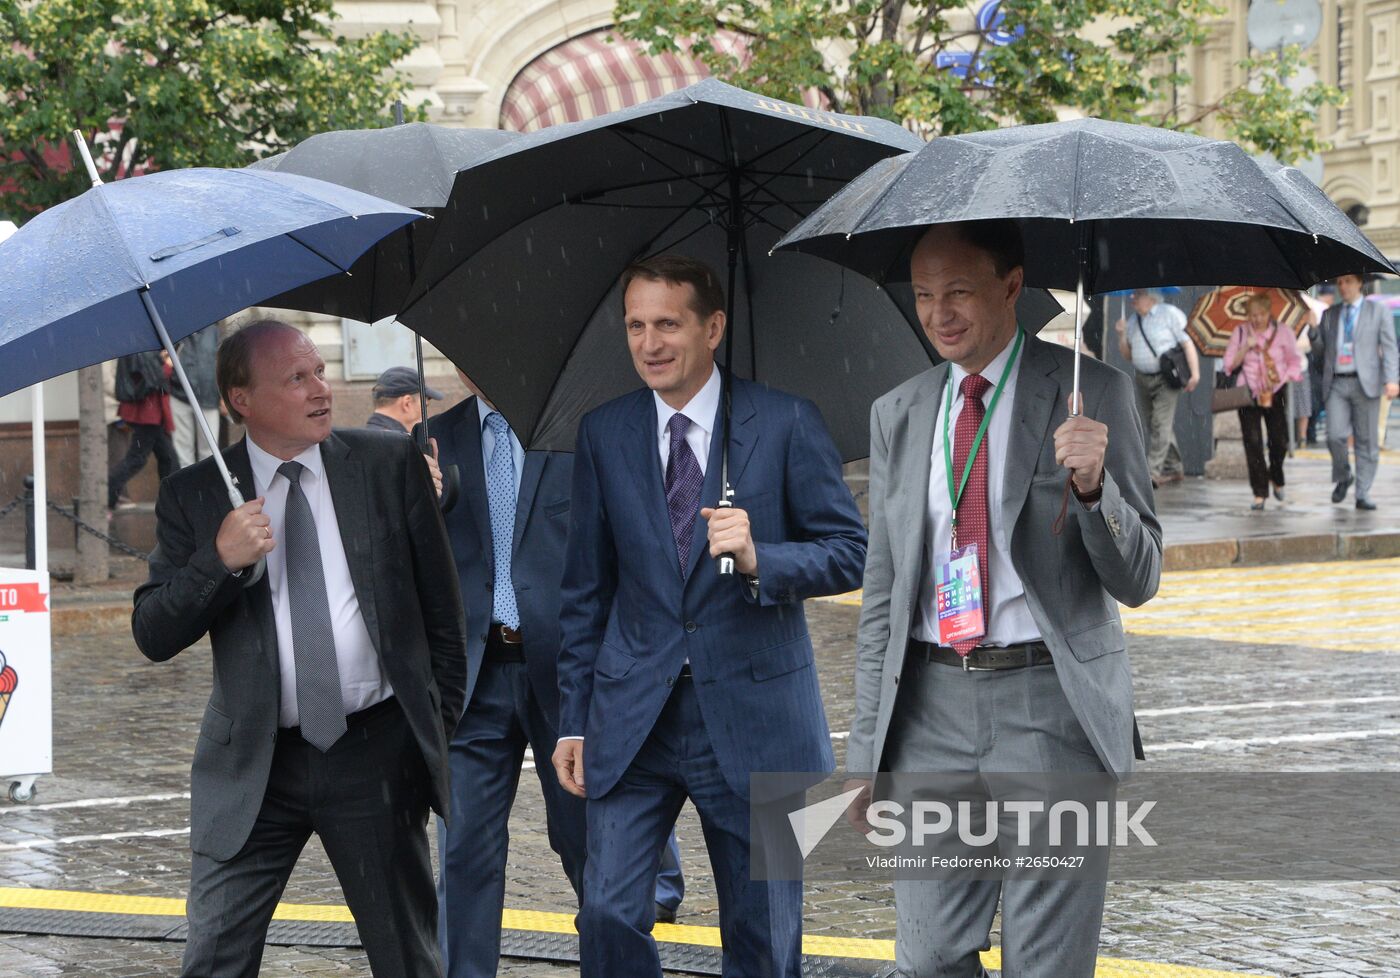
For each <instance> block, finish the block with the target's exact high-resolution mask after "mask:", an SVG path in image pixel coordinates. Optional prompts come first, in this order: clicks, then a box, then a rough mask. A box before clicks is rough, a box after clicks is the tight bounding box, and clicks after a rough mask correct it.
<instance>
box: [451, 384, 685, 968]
mask: <svg viewBox="0 0 1400 978" xmlns="http://www.w3.org/2000/svg"><path fill="white" fill-rule="evenodd" d="M458 376H459V377H461V379H462V382H463V383H464V384H465V385H466V386H467V388H468V390H470V391H471V392H472V396H471V397H468V398H467V399H466V400H464V401H462V402H461V403H460V404H457V405H456V406H454V407H452V408H451V409H449V410H448V411H445V412H444V413H442V414H441V415H438V416H437V417H435V418H432V419H431V420H430V421H429V422H428V431H429V433H430V434H431V435H432V436H433V439H434V441H435V442H436V443H437V446H438V451H439V453H440V455H439V457H440V459H441V461H442V464H444V465H448V466H451V465H456V466H457V467H458V470H459V472H460V475H461V486H462V489H461V495H460V496H459V498H458V501H457V503H456V504H455V505H454V506H453V507H452V508H451V509H450V510H449V511H448V513H447V533H448V538H449V539H450V540H451V543H452V553H453V556H454V558H455V559H456V562H457V577H458V580H459V582H460V584H461V589H462V594H463V596H464V599H465V608H466V615H467V628H466V635H467V675H468V678H467V698H466V702H467V704H468V705H467V709H466V710H465V711H464V712H463V714H462V719H461V721H460V722H459V723H458V725H457V730H456V732H455V734H454V735H453V737H452V741H451V746H450V762H449V766H450V768H451V774H452V811H453V816H454V817H453V818H452V820H451V821H450V822H443V821H440V822H439V825H438V852H439V859H440V862H441V872H440V875H439V877H438V901H439V927H438V929H439V933H440V935H441V939H442V948H443V955H444V962H445V965H446V967H445V970H446V972H447V976H448V978H485V976H492V975H495V974H496V966H497V963H498V961H499V958H500V952H501V910H502V908H503V906H504V902H505V872H506V859H507V855H508V851H509V847H510V831H509V822H510V811H511V807H512V805H513V804H514V802H515V793H516V789H517V788H518V787H519V784H520V770H521V762H522V761H523V760H524V757H525V750H526V748H527V747H528V748H530V749H531V750H532V751H533V753H534V757H535V759H536V760H535V766H536V771H537V774H538V776H539V779H540V789H541V791H542V792H543V794H544V802H545V821H546V826H547V829H548V833H549V844H550V848H552V849H553V850H554V851H555V852H556V853H558V854H559V860H560V862H561V863H562V865H563V867H564V872H565V875H567V876H568V878H569V882H570V884H571V885H572V886H573V888H574V892H575V893H577V894H581V893H582V888H583V866H584V859H585V847H584V833H585V828H586V825H585V822H584V803H583V800H582V799H580V798H575V797H574V796H573V795H571V794H569V793H568V792H566V791H565V790H564V789H563V788H562V787H561V786H560V784H559V781H558V779H557V778H556V777H555V776H554V772H553V770H552V768H551V767H550V765H549V764H548V763H547V762H546V760H545V759H546V758H547V757H549V755H550V753H551V752H552V751H553V750H554V743H555V741H556V740H557V739H558V736H559V734H558V726H559V692H558V679H557V675H556V671H555V669H556V663H557V661H558V658H559V604H560V602H559V581H560V577H561V576H562V575H563V569H564V542H565V539H566V538H567V535H568V528H569V488H570V486H569V483H570V474H571V472H572V469H573V464H572V463H573V456H572V455H571V454H569V453H568V452H526V451H525V450H524V447H523V446H522V445H521V444H520V440H519V439H518V438H517V437H516V436H515V433H514V432H513V431H512V430H511V428H510V425H509V423H508V422H507V421H506V420H505V418H504V417H503V416H502V415H501V414H500V413H499V412H498V411H497V410H496V409H495V407H494V406H493V405H492V404H491V402H490V401H488V400H487V399H486V398H485V397H484V396H482V394H481V392H480V391H478V390H477V389H476V387H475V386H474V385H473V384H472V382H471V380H470V379H469V378H468V377H467V375H466V374H464V373H462V372H461V371H458ZM683 889H684V884H683V881H682V879H681V872H680V862H679V852H678V850H677V848H676V842H675V837H674V835H673V836H672V837H671V840H670V842H669V844H668V845H667V849H666V857H665V858H664V859H663V866H662V871H661V873H660V874H659V875H658V877H657V885H656V904H657V912H658V914H660V913H662V912H665V913H669V914H670V915H671V916H672V919H674V914H675V909H676V907H677V906H678V905H679V903H680V901H681V896H682V893H683Z"/></svg>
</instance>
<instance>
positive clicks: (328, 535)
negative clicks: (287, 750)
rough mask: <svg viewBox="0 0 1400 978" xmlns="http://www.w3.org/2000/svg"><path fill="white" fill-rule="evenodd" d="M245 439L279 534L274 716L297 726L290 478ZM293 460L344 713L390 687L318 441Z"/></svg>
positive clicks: (273, 559) (274, 582)
mask: <svg viewBox="0 0 1400 978" xmlns="http://www.w3.org/2000/svg"><path fill="white" fill-rule="evenodd" d="M247 442H248V460H249V461H250V462H251V463H252V465H253V484H254V487H255V490H256V492H257V494H258V495H259V496H263V497H264V502H263V513H264V514H265V515H266V516H267V518H268V519H269V520H270V521H271V523H272V526H271V529H272V539H273V540H275V541H276V542H277V546H275V547H273V549H272V553H270V554H268V555H267V583H268V586H269V588H270V589H271V591H272V614H273V618H274V619H275V620H276V623H277V662H278V665H279V666H280V668H281V680H282V682H281V685H282V704H281V708H280V709H279V711H278V716H277V723H278V726H282V727H295V726H298V725H300V723H301V720H300V717H299V715H298V713H297V665H296V658H295V655H294V654H293V650H292V607H291V600H290V598H289V596H288V594H287V550H286V547H285V542H286V534H285V533H284V532H283V531H284V528H285V526H286V523H285V520H286V513H287V487H288V486H289V485H290V483H289V482H288V481H287V479H286V477H285V476H283V475H281V474H280V473H278V471H277V469H278V467H279V466H281V465H282V460H281V459H279V458H277V457H276V456H274V455H269V454H268V453H267V452H265V451H263V450H262V449H261V448H259V447H258V446H257V444H256V443H255V442H254V441H253V439H252V437H251V436H250V437H248V438H247ZM294 461H297V462H300V463H301V464H302V465H303V466H305V471H304V472H302V474H301V491H302V492H303V493H304V494H305V495H306V502H307V504H308V505H309V506H310V507H311V516H312V519H314V520H315V521H316V538H317V540H318V541H319V542H320V545H321V568H322V571H323V572H324V574H325V578H326V598H327V600H328V601H329V603H330V611H331V632H332V635H333V637H334V639H335V661H336V666H337V668H338V669H339V671H340V700H341V703H342V704H343V705H344V707H345V714H346V716H349V715H350V714H351V713H356V712H358V711H360V710H363V709H366V708H367V707H370V706H373V705H374V704H376V703H378V702H380V701H382V700H385V699H388V698H389V697H390V696H391V695H393V690H392V689H391V688H390V687H389V681H388V679H386V678H385V677H384V674H383V672H381V671H380V668H379V657H378V655H377V654H376V653H375V651H374V642H373V641H372V640H371V639H370V637H369V629H368V628H366V627H365V620H364V617H363V616H362V615H361V614H360V601H359V599H358V598H357V597H355V584H354V582H353V581H352V580H351V579H350V564H349V562H348V561H346V559H345V545H344V544H343V543H342V542H341V539H340V524H339V523H338V522H337V521H336V518H335V506H334V504H333V503H332V501H331V489H330V486H329V485H328V484H327V482H326V470H325V466H324V465H323V464H322V463H321V446H320V445H313V446H312V447H310V448H308V449H307V450H306V451H304V452H302V453H301V454H300V455H298V456H297V457H296V459H295V460H294Z"/></svg>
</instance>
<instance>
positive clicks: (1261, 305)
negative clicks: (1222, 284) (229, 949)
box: [1244, 292, 1274, 313]
mask: <svg viewBox="0 0 1400 978" xmlns="http://www.w3.org/2000/svg"><path fill="white" fill-rule="evenodd" d="M1244 307H1245V309H1247V310H1248V311H1250V312H1253V311H1254V310H1256V309H1263V310H1264V311H1265V312H1268V313H1272V312H1273V311H1274V300H1272V299H1270V298H1269V297H1268V296H1267V295H1265V294H1264V293H1262V292H1255V293H1254V294H1253V295H1251V296H1250V297H1249V298H1248V299H1247V300H1246V301H1245V304H1244Z"/></svg>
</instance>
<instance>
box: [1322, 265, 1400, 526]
mask: <svg viewBox="0 0 1400 978" xmlns="http://www.w3.org/2000/svg"><path fill="white" fill-rule="evenodd" d="M1361 286H1362V279H1361V276H1360V275H1338V276H1337V292H1338V293H1339V294H1340V298H1341V301H1340V302H1336V303H1333V304H1332V307H1331V308H1330V309H1328V310H1327V311H1326V312H1325V313H1323V314H1322V398H1323V401H1324V403H1326V405H1327V450H1328V451H1329V452H1331V453H1332V481H1333V482H1334V483H1335V485H1334V486H1333V488H1332V502H1334V503H1339V502H1341V501H1342V500H1343V499H1345V498H1347V490H1348V489H1350V488H1351V483H1352V472H1351V463H1350V460H1349V459H1348V458H1347V436H1348V435H1350V436H1351V437H1352V439H1353V440H1354V441H1355V443H1356V478H1355V481H1356V508H1357V509H1362V510H1371V509H1375V508H1376V504H1375V503H1373V502H1371V496H1370V493H1371V483H1372V482H1373V481H1375V478H1376V466H1377V465H1378V464H1379V463H1380V447H1379V445H1378V444H1377V437H1378V432H1377V426H1378V424H1379V420H1380V410H1381V394H1385V396H1386V397H1395V396H1396V394H1397V392H1400V386H1397V384H1396V381H1397V379H1400V357H1397V354H1396V344H1395V324H1394V322H1393V321H1392V319H1391V316H1390V310H1388V309H1386V308H1385V307H1384V306H1382V305H1380V304H1378V303H1375V302H1367V301H1365V297H1364V296H1363V295H1362V294H1361Z"/></svg>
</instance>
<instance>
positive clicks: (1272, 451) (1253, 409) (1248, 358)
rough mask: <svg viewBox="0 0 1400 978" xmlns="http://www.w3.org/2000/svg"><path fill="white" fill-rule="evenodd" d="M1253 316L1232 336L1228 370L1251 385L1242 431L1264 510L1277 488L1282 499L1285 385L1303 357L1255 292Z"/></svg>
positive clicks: (1297, 373)
mask: <svg viewBox="0 0 1400 978" xmlns="http://www.w3.org/2000/svg"><path fill="white" fill-rule="evenodd" d="M1247 309H1248V315H1249V318H1248V319H1246V320H1245V322H1244V323H1243V324H1242V325H1240V326H1239V327H1238V328H1236V330H1235V332H1234V333H1233V334H1231V336H1230V345H1229V346H1227V347H1226V348H1225V364H1224V366H1225V372H1226V373H1227V374H1229V373H1234V372H1235V371H1236V370H1238V371H1239V376H1238V377H1237V378H1236V381H1235V383H1236V384H1239V385H1243V386H1247V387H1248V388H1249V393H1250V394H1251V395H1252V396H1253V398H1254V403H1253V404H1251V405H1250V406H1248V407H1242V408H1240V433H1241V435H1242V436H1243V438H1244V458H1245V464H1246V465H1248V466H1249V485H1250V488H1251V489H1253V490H1254V505H1252V506H1251V507H1250V509H1263V508H1264V500H1265V499H1267V498H1268V495H1269V484H1270V483H1271V482H1272V483H1273V487H1274V498H1275V499H1278V500H1280V501H1282V500H1283V459H1284V456H1285V455H1286V454H1287V453H1288V406H1287V403H1286V401H1285V399H1284V393H1283V388H1284V385H1285V384H1287V383H1288V382H1289V381H1291V380H1300V379H1301V378H1302V376H1303V360H1302V357H1300V356H1299V355H1298V347H1297V343H1296V340H1295V337H1294V335H1293V331H1292V330H1291V329H1287V328H1286V327H1283V326H1280V325H1279V324H1278V323H1277V322H1275V321H1274V320H1273V318H1271V317H1270V315H1269V309H1270V301H1269V297H1268V296H1267V295H1253V296H1250V298H1249V303H1248V306H1247ZM1260 422H1262V423H1263V427H1264V428H1265V429H1266V430H1267V432H1268V441H1269V460H1268V462H1267V464H1266V463H1265V461H1264V445H1263V439H1262V438H1261V437H1260V433H1259V428H1260Z"/></svg>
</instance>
